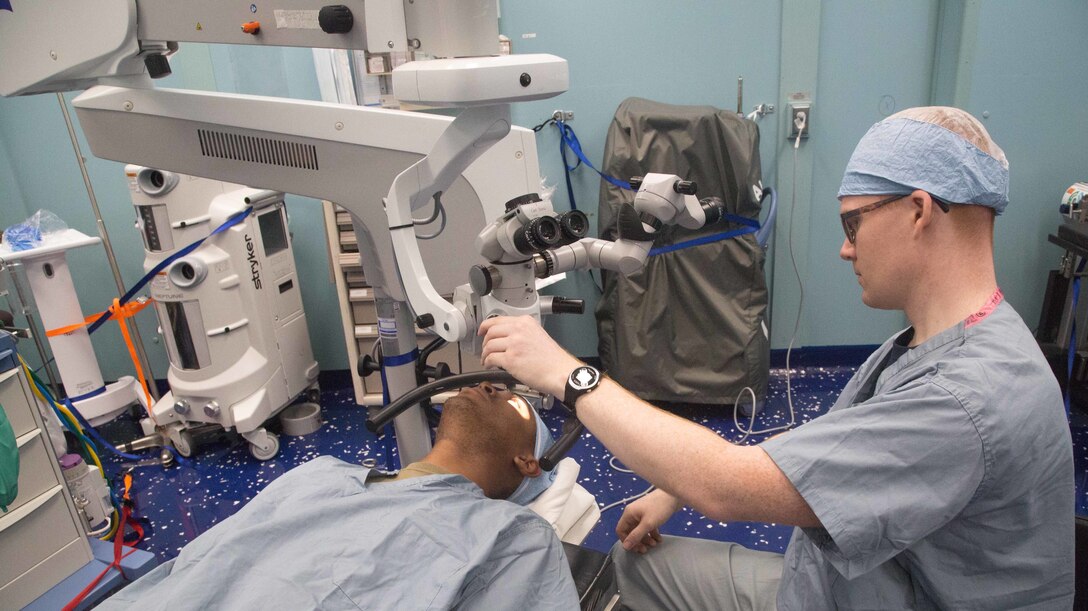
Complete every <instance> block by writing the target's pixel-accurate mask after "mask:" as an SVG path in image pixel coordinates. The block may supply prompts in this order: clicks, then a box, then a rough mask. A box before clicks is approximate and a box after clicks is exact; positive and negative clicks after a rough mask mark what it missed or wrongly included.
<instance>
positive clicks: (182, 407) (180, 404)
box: [174, 399, 189, 416]
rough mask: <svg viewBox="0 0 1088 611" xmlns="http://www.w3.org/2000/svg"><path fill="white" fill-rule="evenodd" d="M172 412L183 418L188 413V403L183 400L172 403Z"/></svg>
mask: <svg viewBox="0 0 1088 611" xmlns="http://www.w3.org/2000/svg"><path fill="white" fill-rule="evenodd" d="M174 411H175V412H177V414H178V415H179V416H184V415H186V414H188V413H189V402H188V401H186V400H185V399H180V400H178V401H175V402H174Z"/></svg>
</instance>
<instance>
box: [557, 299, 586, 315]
mask: <svg viewBox="0 0 1088 611" xmlns="http://www.w3.org/2000/svg"><path fill="white" fill-rule="evenodd" d="M585 311H586V302H585V300H584V299H567V298H566V297H552V314H584V313H585Z"/></svg>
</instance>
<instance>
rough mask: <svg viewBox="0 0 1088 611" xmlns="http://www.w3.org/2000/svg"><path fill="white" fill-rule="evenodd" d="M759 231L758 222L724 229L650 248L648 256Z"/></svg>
mask: <svg viewBox="0 0 1088 611" xmlns="http://www.w3.org/2000/svg"><path fill="white" fill-rule="evenodd" d="M745 220H751V219H745ZM757 231H759V223H756V226H755V227H752V226H748V227H744V228H742V229H734V230H732V231H724V232H722V233H715V234H713V235H706V236H703V237H700V238H695V239H693V240H687V241H685V242H678V243H676V244H669V245H668V246H659V247H657V248H651V249H650V254H649V256H651V257H655V256H657V255H662V254H665V253H667V252H673V251H677V250H683V249H685V248H691V247H693V246H702V245H703V244H712V243H714V242H721V241H722V240H730V239H732V238H735V237H738V236H742V235H745V234H749V233H755V232H757Z"/></svg>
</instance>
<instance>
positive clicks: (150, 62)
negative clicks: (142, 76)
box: [144, 53, 171, 78]
mask: <svg viewBox="0 0 1088 611" xmlns="http://www.w3.org/2000/svg"><path fill="white" fill-rule="evenodd" d="M144 66H145V67H147V74H148V75H150V76H151V78H162V77H164V76H170V72H171V70H170V60H168V59H167V58H166V56H165V55H163V54H162V53H155V54H154V55H148V56H146V57H144Z"/></svg>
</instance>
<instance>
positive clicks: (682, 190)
mask: <svg viewBox="0 0 1088 611" xmlns="http://www.w3.org/2000/svg"><path fill="white" fill-rule="evenodd" d="M672 190H673V191H676V192H677V193H679V194H681V195H695V193H696V192H697V191H698V190H699V185H698V184H697V183H696V182H695V181H694V180H678V181H676V182H674V183H673V185H672Z"/></svg>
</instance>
